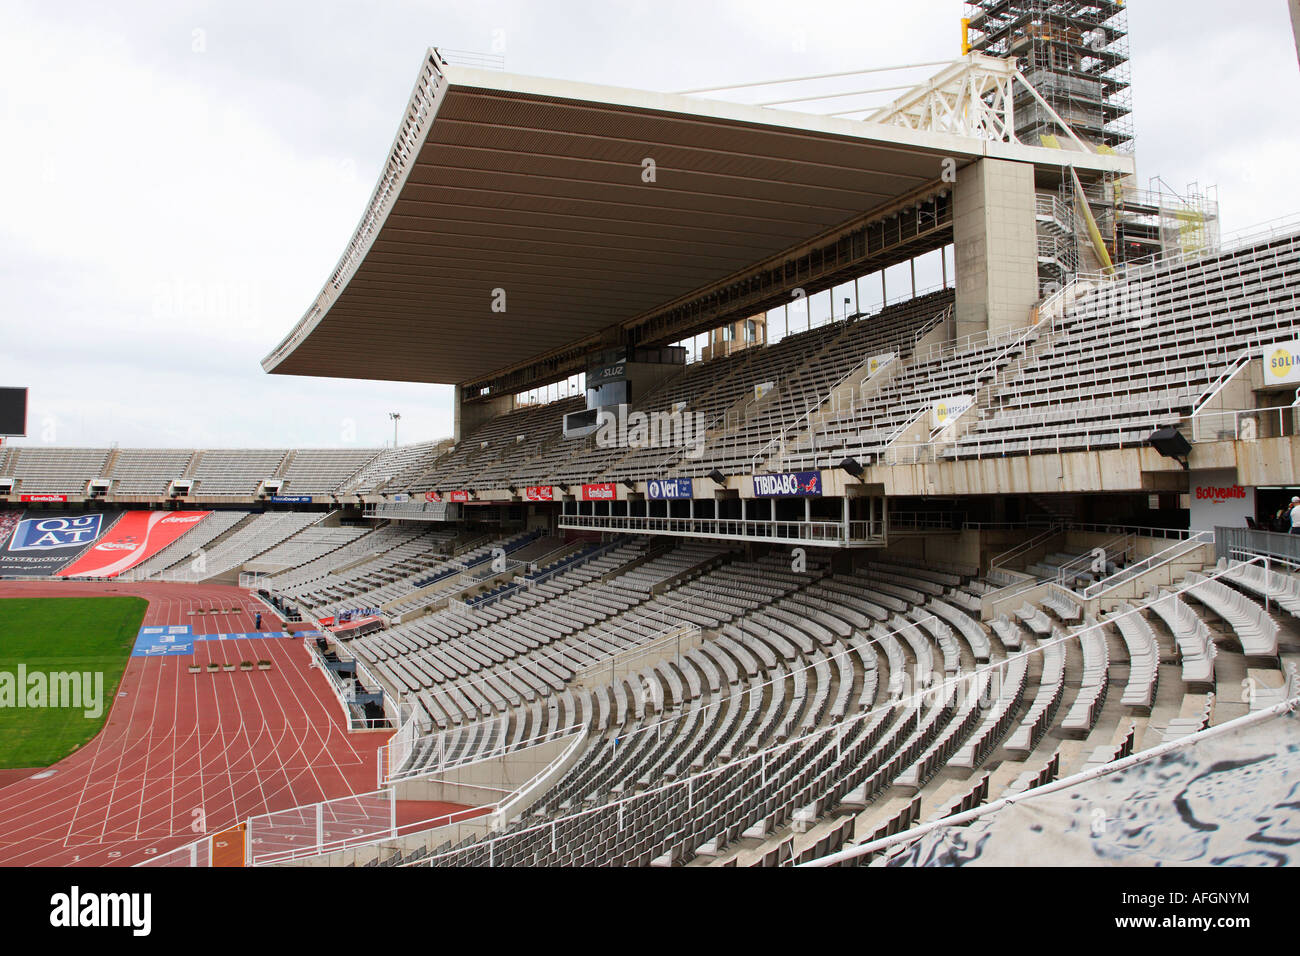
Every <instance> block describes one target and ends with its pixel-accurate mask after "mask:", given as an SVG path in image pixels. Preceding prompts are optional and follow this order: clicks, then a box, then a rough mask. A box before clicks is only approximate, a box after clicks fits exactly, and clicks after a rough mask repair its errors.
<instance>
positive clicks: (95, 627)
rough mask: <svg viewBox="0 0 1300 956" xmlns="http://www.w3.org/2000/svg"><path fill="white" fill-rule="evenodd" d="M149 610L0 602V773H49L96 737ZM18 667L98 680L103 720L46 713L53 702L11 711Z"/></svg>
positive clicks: (115, 604)
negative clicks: (48, 769)
mask: <svg viewBox="0 0 1300 956" xmlns="http://www.w3.org/2000/svg"><path fill="white" fill-rule="evenodd" d="M147 607H148V602H147V601H145V600H144V599H143V598H134V597H107V598H36V599H27V598H5V599H0V770H7V769H12V768H17V767H23V768H26V767H46V766H49V765H50V764H52V763H54V762H56V761H58V760H61V759H62V758H64V757H66V756H67V755H68V754H70V753H72V752H73V751H74V750H76V749H77V748H78V747H81V746H83V745H84V744H85V743H86V742H87V741H89V740H90V739H91V738H93V737H94V736H95V735H96V734H97V733H99V730H100V728H101V727H103V726H104V721H106V720H107V719H108V711H109V708H110V707H111V706H112V704H113V701H114V700H115V699H116V697H117V686H118V684H119V683H120V682H121V680H122V672H123V671H124V670H126V662H127V660H128V659H129V658H130V655H131V646H132V645H133V644H134V643H135V637H136V634H138V633H139V631H140V622H141V621H143V620H144V612H145V609H146V608H147ZM20 664H23V665H26V673H27V674H28V675H31V674H34V673H43V674H50V673H67V672H77V673H82V672H90V673H92V674H93V673H96V672H99V673H102V674H103V675H104V677H103V692H102V697H101V698H100V705H101V707H100V709H101V710H102V713H100V714H99V715H98V716H97V717H93V718H92V717H87V716H86V709H85V708H84V707H83V708H72V707H61V708H55V707H51V706H48V704H50V703H53V700H52V695H49V696H47V698H46V703H47V706H44V707H22V708H19V707H16V706H14V705H15V703H16V698H15V697H14V696H13V695H14V694H15V693H21V692H22V689H21V688H18V687H17V686H16V685H17V678H18V665H20ZM6 675H8V676H6ZM6 685H7V686H6ZM6 689H8V691H9V693H10V697H8V698H7V697H6V696H5V693H6ZM27 699H28V700H30V699H31V698H30V697H29V698H27ZM83 703H84V701H83Z"/></svg>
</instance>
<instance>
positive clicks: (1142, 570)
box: [1080, 531, 1214, 600]
mask: <svg viewBox="0 0 1300 956" xmlns="http://www.w3.org/2000/svg"><path fill="white" fill-rule="evenodd" d="M1213 541H1214V532H1213V531H1197V532H1196V533H1195V534H1194V535H1192V536H1191V537H1188V538H1183V539H1181V540H1179V541H1176V542H1174V543H1173V544H1171V545H1170V546H1169V547H1167V548H1162V549H1161V550H1159V551H1156V552H1153V553H1152V554H1149V555H1147V556H1146V557H1145V558H1143V559H1142V560H1141V561H1138V562H1136V563H1134V564H1130V565H1128V566H1127V567H1123V568H1120V569H1119V570H1117V571H1116V572H1115V573H1114V574H1112V575H1110V576H1109V577H1105V578H1102V579H1101V580H1099V581H1094V582H1093V583H1092V584H1089V585H1088V586H1087V587H1085V588H1084V589H1083V591H1082V592H1080V593H1081V594H1082V596H1083V598H1084V600H1091V599H1093V598H1098V597H1101V596H1103V595H1104V594H1106V593H1108V592H1110V591H1113V590H1114V589H1115V588H1117V587H1119V586H1120V585H1122V584H1126V583H1127V582H1129V581H1131V580H1133V579H1134V578H1136V577H1139V576H1140V575H1143V574H1146V573H1147V572H1148V571H1154V570H1155V569H1156V568H1159V567H1163V566H1164V565H1166V564H1169V563H1170V562H1172V561H1176V560H1178V559H1179V558H1180V557H1183V556H1184V555H1185V554H1188V553H1190V552H1191V551H1193V550H1195V549H1196V548H1200V547H1203V546H1204V545H1206V544H1210V543H1212V542H1213Z"/></svg>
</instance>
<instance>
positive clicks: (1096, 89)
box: [963, 0, 1133, 153]
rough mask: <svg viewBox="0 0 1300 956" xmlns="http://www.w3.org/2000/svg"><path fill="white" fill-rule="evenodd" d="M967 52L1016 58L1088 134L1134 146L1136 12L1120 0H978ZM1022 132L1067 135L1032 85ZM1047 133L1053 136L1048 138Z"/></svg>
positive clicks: (1099, 142) (1035, 136)
mask: <svg viewBox="0 0 1300 956" xmlns="http://www.w3.org/2000/svg"><path fill="white" fill-rule="evenodd" d="M965 26H966V48H965V49H964V51H963V52H972V51H973V52H976V53H984V54H987V55H989V56H999V57H1008V58H1013V59H1014V60H1015V61H1016V66H1017V68H1019V70H1020V72H1021V73H1022V74H1024V76H1025V79H1026V80H1028V81H1029V83H1030V84H1031V85H1032V86H1033V87H1034V89H1035V90H1037V91H1038V93H1039V95H1041V96H1042V98H1043V99H1044V100H1045V101H1046V102H1047V104H1048V105H1050V106H1051V108H1052V110H1054V111H1055V112H1056V114H1057V115H1058V116H1060V118H1061V119H1063V120H1064V121H1065V122H1066V123H1068V124H1069V125H1070V127H1071V129H1073V131H1074V132H1075V134H1076V135H1078V136H1079V137H1080V138H1081V139H1082V140H1084V141H1085V142H1087V143H1089V144H1090V145H1091V146H1092V147H1093V148H1095V149H1097V150H1099V151H1101V152H1106V151H1111V150H1113V151H1116V152H1124V153H1130V152H1132V150H1133V123H1132V112H1133V101H1132V95H1131V85H1130V72H1129V48H1128V14H1127V12H1126V11H1125V9H1124V4H1123V3H1122V2H1116V0H971V2H968V3H967V4H966V20H965ZM1014 106H1015V117H1016V121H1015V130H1016V138H1017V139H1019V140H1020V142H1022V143H1027V144H1031V145H1034V146H1052V145H1055V143H1056V141H1057V138H1058V137H1060V136H1062V135H1063V134H1064V133H1065V130H1063V129H1062V128H1061V126H1060V124H1059V123H1058V122H1057V120H1056V119H1055V118H1054V117H1053V116H1052V114H1051V112H1050V111H1049V110H1047V109H1045V108H1044V107H1043V105H1042V104H1041V103H1039V102H1038V100H1037V99H1036V98H1034V97H1033V95H1032V94H1030V93H1029V91H1028V90H1024V89H1021V90H1020V91H1019V92H1018V94H1017V96H1016V98H1015V104H1014ZM1044 137H1046V139H1044Z"/></svg>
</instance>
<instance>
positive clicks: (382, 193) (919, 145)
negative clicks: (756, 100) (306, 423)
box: [261, 47, 1136, 372]
mask: <svg viewBox="0 0 1300 956" xmlns="http://www.w3.org/2000/svg"><path fill="white" fill-rule="evenodd" d="M455 88H462V89H482V90H496V91H500V92H505V93H519V94H522V95H531V96H549V97H556V98H559V99H571V100H577V101H582V102H589V103H596V104H600V103H605V104H609V105H611V106H619V107H624V108H627V109H633V110H654V111H660V112H666V113H675V114H678V115H682V116H698V117H700V118H701V119H712V120H719V121H723V122H735V123H743V124H749V125H756V126H766V127H772V128H777V129H787V130H794V131H803V132H808V133H814V134H820V135H827V136H833V137H841V138H846V139H856V140H862V141H865V142H873V143H878V144H880V145H882V146H886V147H894V148H898V149H904V150H909V149H910V150H922V151H927V152H930V153H933V154H935V155H940V156H953V157H956V158H959V159H966V160H975V159H983V158H986V157H987V158H991V159H1004V160H1010V161H1013V162H1024V163H1034V164H1036V165H1043V166H1055V167H1060V168H1065V167H1069V166H1075V167H1077V168H1081V169H1088V170H1095V171H1099V172H1103V171H1104V172H1115V173H1119V174H1121V175H1133V174H1134V173H1135V172H1136V165H1135V162H1134V159H1133V157H1131V156H1124V155H1119V154H1116V155H1103V154H1098V153H1081V152H1073V151H1067V150H1060V149H1048V148H1046V147H1042V146H1026V145H1024V144H1022V143H1000V142H994V141H990V140H983V139H977V138H973V137H969V136H959V135H957V134H954V133H937V132H931V131H923V130H914V129H909V128H906V127H902V126H894V125H887V124H883V123H868V122H865V121H863V120H850V119H844V118H841V117H835V116H819V115H816V114H813V113H800V112H798V111H795V110H780V109H772V108H770V107H762V106H750V105H747V104H741V103H729V102H726V101H723V100H710V99H704V98H701V97H697V96H685V95H682V94H680V93H656V92H652V91H648V90H634V89H627V88H624V87H616V86H604V85H600V84H594V83H582V82H577V81H574V80H557V79H551V78H547V77H534V76H524V75H521V74H517V73H503V72H499V71H496V70H483V69H478V68H475V67H469V66H457V65H450V64H448V63H446V62H445V61H444V60H443V59H442V58H441V57H440V56H439V55H438V53H437V50H436V48H432V47H431V48H429V50H428V51H426V54H425V58H424V61H423V62H422V64H421V71H420V74H419V76H418V77H417V79H416V83H415V87H414V89H413V90H412V93H411V96H410V97H409V98H408V101H407V108H406V111H405V113H404V114H403V117H404V119H403V121H402V124H401V126H399V128H398V131H397V133H396V135H395V136H394V139H393V145H392V147H390V149H389V152H388V154H387V159H386V161H385V165H384V169H383V171H382V172H381V173H380V178H379V181H378V182H377V183H376V185H375V189H374V191H373V192H372V194H371V198H370V202H369V204H368V205H367V207H366V210H365V212H364V213H363V215H362V217H361V221H360V222H359V223H358V224H357V227H356V229H355V230H354V231H353V234H352V237H351V238H350V239H349V241H348V243H347V245H346V246H345V248H344V252H343V255H342V256H341V257H340V259H339V262H338V264H337V265H336V266H335V268H334V270H333V271H332V272H331V274H330V277H329V278H328V279H326V281H325V284H324V285H323V286H322V288H321V291H320V292H319V293H318V294H317V295H316V298H315V299H313V300H312V304H311V305H310V306H309V307H308V308H307V311H306V312H305V313H304V314H303V316H302V318H300V319H299V320H298V322H297V323H296V324H295V325H294V327H293V328H292V329H291V330H290V331H289V333H288V334H287V335H285V336H284V338H283V339H282V340H281V341H280V343H279V344H278V345H277V346H276V347H275V348H274V349H273V350H272V351H271V352H270V353H268V354H267V355H266V357H265V358H263V359H262V362H261V365H262V369H263V371H265V372H273V371H274V370H275V369H276V368H277V367H278V366H279V365H280V364H281V363H282V362H284V360H285V359H287V358H288V357H289V356H290V355H292V354H293V352H294V351H295V350H296V349H297V347H298V345H300V344H301V343H302V341H303V340H304V339H306V338H307V337H308V336H309V335H310V334H311V333H312V332H313V331H314V330H315V328H316V327H317V326H318V325H319V324H320V321H321V320H322V319H323V318H324V317H325V315H326V314H327V313H328V311H329V309H330V306H331V305H332V304H333V301H334V299H335V298H336V297H337V295H338V293H339V292H341V291H342V290H343V289H344V288H346V286H347V284H348V281H349V280H350V279H351V277H352V274H353V273H354V272H355V270H356V267H357V265H358V264H359V263H360V262H361V261H362V260H363V259H364V258H365V254H366V253H367V252H368V251H369V248H370V245H371V244H372V243H373V242H374V240H375V238H376V237H377V236H378V234H379V231H380V230H381V229H382V227H383V224H384V222H385V221H386V220H387V218H388V214H389V212H390V211H391V209H392V207H393V204H394V202H395V201H396V199H397V197H398V195H400V193H401V190H402V187H403V186H404V185H405V182H406V178H407V175H408V174H409V173H410V170H411V164H410V163H404V164H402V166H401V167H400V168H399V169H393V168H392V167H393V165H394V157H396V156H398V155H399V154H400V152H401V148H402V146H403V144H404V142H406V141H407V140H409V139H410V138H411V136H412V134H413V133H416V132H417V131H418V134H419V139H420V141H421V143H423V142H424V140H425V139H426V138H427V135H428V129H429V126H430V125H431V124H432V123H433V122H434V119H435V117H436V115H437V112H438V106H440V105H441V102H442V99H443V97H444V96H445V95H446V93H447V92H448V91H450V90H452V89H455ZM422 100H423V101H424V109H422V110H421V109H419V108H418V107H419V105H420V102H421V101H422ZM413 116H414V121H412V117H413ZM414 152H418V147H417V148H416V149H415V150H414V151H413V152H412V158H413V155H414ZM345 274H346V275H345ZM331 287H333V289H331Z"/></svg>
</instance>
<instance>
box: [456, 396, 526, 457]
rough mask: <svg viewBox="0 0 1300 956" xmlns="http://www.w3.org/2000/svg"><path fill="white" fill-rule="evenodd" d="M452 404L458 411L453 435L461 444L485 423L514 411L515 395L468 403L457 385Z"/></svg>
mask: <svg viewBox="0 0 1300 956" xmlns="http://www.w3.org/2000/svg"><path fill="white" fill-rule="evenodd" d="M452 404H453V405H454V406H455V411H456V423H455V424H456V428H455V431H454V432H453V434H454V435H455V436H456V442H457V443H459V442H460V440H461V439H462V438H464V437H465V436H466V435H468V434H469V433H470V432H472V431H473V430H474V429H476V428H478V427H479V426H480V425H482V424H483V423H484V422H486V421H488V420H490V419H493V418H496V417H498V416H500V415H504V414H506V413H507V412H509V411H511V410H513V409H514V407H515V397H514V396H513V395H498V396H497V397H496V398H492V399H488V400H486V401H481V402H466V401H465V393H464V392H463V391H462V390H461V387H460V386H459V385H457V386H456V391H455V397H454V399H453V402H452Z"/></svg>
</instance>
